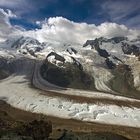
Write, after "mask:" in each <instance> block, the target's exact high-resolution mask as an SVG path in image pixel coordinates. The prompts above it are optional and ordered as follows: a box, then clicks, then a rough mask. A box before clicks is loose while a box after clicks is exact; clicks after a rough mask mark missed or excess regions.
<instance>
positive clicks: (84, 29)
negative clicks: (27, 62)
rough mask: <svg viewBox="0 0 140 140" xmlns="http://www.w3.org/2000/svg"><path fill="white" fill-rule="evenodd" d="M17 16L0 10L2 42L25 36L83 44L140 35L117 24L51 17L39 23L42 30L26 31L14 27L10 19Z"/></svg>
mask: <svg viewBox="0 0 140 140" xmlns="http://www.w3.org/2000/svg"><path fill="white" fill-rule="evenodd" d="M13 17H14V18H15V17H16V15H15V14H13V13H12V11H10V10H6V11H5V10H3V9H0V40H1V41H2V40H5V39H7V38H8V37H10V36H14V35H18V36H19V35H25V36H30V37H33V38H36V39H38V40H39V41H40V42H45V41H47V40H48V39H54V40H58V41H63V42H76V43H80V44H83V43H84V42H85V41H86V40H88V39H94V38H97V37H107V38H111V37H115V36H129V37H133V38H135V37H136V36H138V35H140V31H139V30H132V29H128V28H127V27H126V26H124V25H119V24H116V23H107V22H106V23H102V24H100V25H98V26H96V25H95V24H87V23H76V22H73V21H70V20H68V19H66V18H63V17H51V18H49V19H48V20H47V19H45V21H41V22H40V21H37V22H36V23H37V24H38V25H40V26H41V29H35V30H29V31H26V30H24V29H23V28H21V27H20V26H12V25H11V24H10V21H9V18H13Z"/></svg>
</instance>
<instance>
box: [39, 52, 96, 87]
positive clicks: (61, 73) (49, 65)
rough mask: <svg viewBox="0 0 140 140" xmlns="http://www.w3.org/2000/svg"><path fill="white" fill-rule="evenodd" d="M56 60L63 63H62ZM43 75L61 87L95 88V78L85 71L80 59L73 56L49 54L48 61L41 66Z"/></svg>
mask: <svg viewBox="0 0 140 140" xmlns="http://www.w3.org/2000/svg"><path fill="white" fill-rule="evenodd" d="M52 56H54V57H52ZM49 57H52V59H50V58H49ZM65 58H67V60H66V59H65ZM56 60H57V61H59V62H62V63H61V64H60V63H58V62H56ZM69 60H70V61H69ZM41 75H42V76H43V78H44V79H46V80H48V81H49V82H50V83H53V84H56V85H58V86H61V87H71V88H80V89H88V88H89V89H90V88H91V89H93V88H94V80H93V78H92V77H90V75H89V74H87V73H86V72H85V71H83V66H82V64H80V62H79V61H77V60H76V59H75V58H74V57H71V56H60V55H58V54H57V53H55V52H51V53H50V54H48V56H47V58H46V62H45V63H44V64H43V66H42V68H41Z"/></svg>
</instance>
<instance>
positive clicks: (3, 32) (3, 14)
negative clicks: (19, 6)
mask: <svg viewBox="0 0 140 140" xmlns="http://www.w3.org/2000/svg"><path fill="white" fill-rule="evenodd" d="M10 18H16V15H15V14H13V13H12V11H10V10H6V11H5V10H3V9H0V41H3V40H5V39H7V38H8V37H9V36H11V35H13V34H17V33H18V32H19V31H20V30H18V29H16V27H14V26H12V25H11V24H10V21H9V19H10Z"/></svg>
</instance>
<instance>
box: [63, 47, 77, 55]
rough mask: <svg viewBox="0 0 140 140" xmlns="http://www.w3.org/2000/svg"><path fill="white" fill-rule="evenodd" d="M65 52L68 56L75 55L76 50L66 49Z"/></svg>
mask: <svg viewBox="0 0 140 140" xmlns="http://www.w3.org/2000/svg"><path fill="white" fill-rule="evenodd" d="M66 51H67V52H68V53H69V54H71V55H72V54H77V50H76V49H74V48H68V49H66Z"/></svg>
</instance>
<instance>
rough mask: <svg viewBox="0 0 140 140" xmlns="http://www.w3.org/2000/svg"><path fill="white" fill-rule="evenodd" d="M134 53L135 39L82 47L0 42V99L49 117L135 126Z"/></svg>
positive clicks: (139, 94)
mask: <svg viewBox="0 0 140 140" xmlns="http://www.w3.org/2000/svg"><path fill="white" fill-rule="evenodd" d="M139 48H140V43H139V38H138V39H135V40H129V39H128V38H125V37H116V38H111V39H107V38H97V39H94V40H88V41H86V42H85V43H84V44H83V45H80V44H75V43H67V42H59V41H54V40H46V42H44V43H40V42H39V41H38V40H36V39H33V38H30V37H23V36H22V37H14V38H10V39H8V40H7V41H5V42H3V43H0V90H1V93H0V99H1V100H4V101H6V102H7V103H9V104H11V105H12V106H14V107H17V108H20V109H23V110H27V111H31V112H37V113H43V114H47V115H50V116H51V115H53V116H58V117H60V118H67V119H69V118H71V119H78V120H82V121H90V122H100V123H101V122H102V123H110V124H117V125H118V124H120V125H122V124H124V125H129V126H135V127H139V126H140V125H139V123H138V122H139V120H140V115H139V113H140V109H139V107H138V105H139V99H140V51H139ZM31 85H32V86H31ZM34 87H36V88H34ZM46 91H47V92H46ZM132 98H133V99H132ZM134 98H135V99H134ZM129 103H130V104H131V105H132V106H133V107H128V106H129V105H128V104H129ZM130 112H131V113H130Z"/></svg>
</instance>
